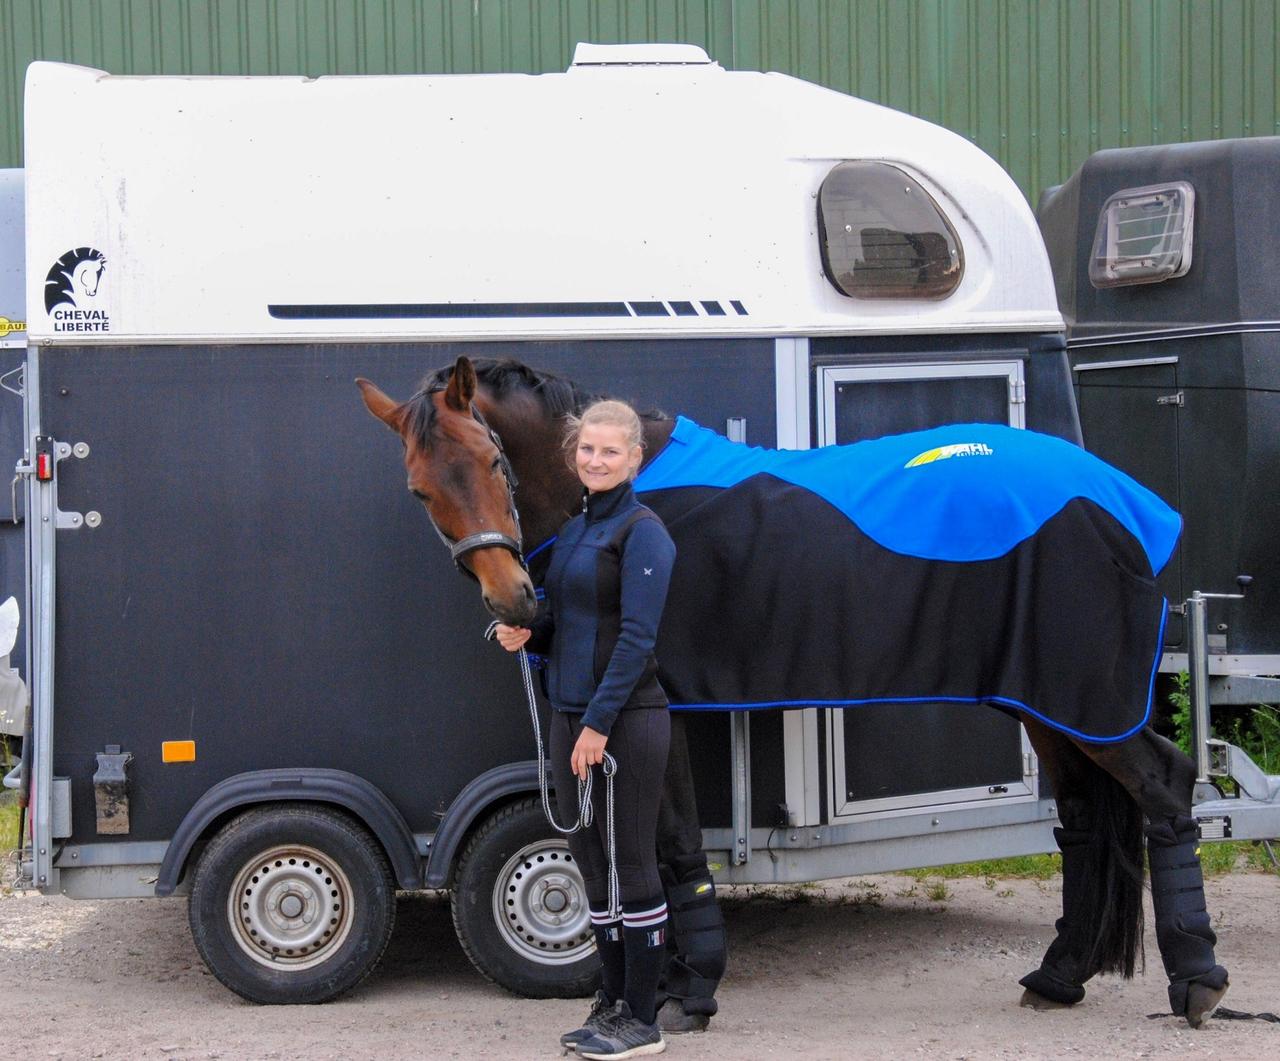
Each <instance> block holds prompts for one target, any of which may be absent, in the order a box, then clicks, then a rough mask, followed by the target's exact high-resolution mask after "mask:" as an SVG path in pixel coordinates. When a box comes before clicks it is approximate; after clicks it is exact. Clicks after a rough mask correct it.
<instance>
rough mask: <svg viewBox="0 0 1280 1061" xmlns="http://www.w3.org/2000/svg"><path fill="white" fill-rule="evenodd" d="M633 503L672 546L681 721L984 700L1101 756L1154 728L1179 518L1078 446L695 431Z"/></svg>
mask: <svg viewBox="0 0 1280 1061" xmlns="http://www.w3.org/2000/svg"><path fill="white" fill-rule="evenodd" d="M635 487H636V491H637V493H638V494H639V495H640V499H641V500H642V501H643V502H644V503H645V504H647V505H648V506H649V507H650V508H652V509H653V510H654V511H655V512H657V513H658V515H660V516H661V517H662V519H663V520H664V521H665V522H666V525H667V528H668V530H669V531H670V533H671V536H672V538H673V539H674V540H675V543H676V549H677V557H676V570H675V573H674V575H673V578H672V582H671V591H670V596H669V598H668V602H667V609H666V613H665V615H664V618H663V623H662V628H661V631H660V634H659V641H658V647H657V656H658V660H659V664H660V668H661V679H662V682H663V684H664V686H665V687H666V689H667V693H668V695H669V696H670V698H671V703H672V706H673V707H674V708H684V709H716V710H725V709H743V708H757V707H760V708H763V707H811V706H819V707H852V706H856V705H859V704H870V703H911V702H921V701H927V702H939V701H942V702H955V703H987V704H992V705H995V706H997V707H1002V708H1006V709H1012V710H1016V711H1018V712H1025V713H1026V714H1029V715H1033V716H1035V717H1036V718H1039V719H1041V720H1042V721H1044V722H1046V723H1047V724H1048V725H1050V726H1052V727H1054V728H1056V729H1058V730H1061V731H1063V732H1066V733H1069V734H1072V735H1074V736H1078V737H1082V738H1084V739H1086V740H1090V741H1096V742H1109V741H1119V740H1123V739H1125V738H1126V737H1128V736H1130V735H1131V734H1133V733H1134V732H1136V731H1137V730H1138V729H1140V728H1141V727H1142V726H1143V725H1144V724H1145V723H1146V721H1147V719H1148V717H1149V714H1150V710H1151V697H1152V687H1153V683H1154V678H1155V672H1156V665H1157V663H1158V661H1159V657H1160V652H1161V645H1162V641H1163V631H1164V621H1165V614H1166V602H1165V600H1164V598H1163V596H1162V595H1161V594H1160V592H1159V591H1158V590H1157V589H1156V585H1155V576H1156V574H1157V573H1158V572H1159V571H1160V569H1161V568H1162V567H1164V565H1165V563H1166V562H1167V561H1168V560H1169V557H1170V555H1171V554H1172V552H1173V549H1174V546H1175V545H1176V544H1177V540H1178V535H1179V533H1180V531H1181V518H1180V517H1179V516H1178V514H1177V513H1176V512H1174V511H1173V510H1172V509H1170V508H1169V507H1168V506H1167V505H1166V504H1165V503H1164V502H1163V501H1161V500H1160V499H1159V498H1158V497H1157V496H1156V495H1155V494H1153V493H1152V492H1151V491H1149V490H1147V489H1146V488H1145V487H1143V486H1141V485H1139V484H1138V483H1136V482H1134V480H1132V479H1131V478H1129V477H1128V476H1127V475H1125V474H1124V473H1122V472H1120V471H1117V470H1116V469H1115V468H1112V467H1111V466H1109V465H1107V464H1105V463H1104V462H1102V461H1100V460H1099V459H1098V458H1096V457H1094V456H1093V455H1091V454H1089V453H1087V452H1086V451H1084V450H1082V449H1080V448H1079V447H1078V446H1074V445H1072V444H1071V443H1069V442H1065V441H1063V440H1061V439H1057V438H1053V437H1050V436H1047V435H1040V434H1036V433H1034V432H1031V431H1020V430H1016V429H1014V428H1009V427H1001V426H998V425H992V424H962V425H951V426H947V427H941V428H936V429H934V430H931V431H923V432H915V433H911V434H905V435H893V436H890V437H887V438H881V439H876V440H873V441H868V442H859V443H856V444H854V445H848V446H831V447H826V448H823V449H816V450H800V451H786V450H764V449H758V448H753V447H749V446H745V445H741V444H738V443H734V442H730V441H728V440H727V439H726V438H724V437H723V436H721V435H718V434H716V433H715V432H713V431H709V430H707V429H706V428H703V427H700V426H698V425H697V424H695V423H693V422H692V421H690V420H687V419H684V418H683V417H681V418H679V419H678V420H677V422H676V426H675V430H674V432H673V433H672V435H671V440H670V442H669V443H668V444H667V445H666V446H665V447H664V448H663V449H662V450H661V451H660V452H659V453H658V454H657V455H656V456H655V457H654V458H653V460H652V461H650V463H649V464H648V465H647V466H646V467H645V468H644V469H643V471H642V472H641V473H640V475H639V477H638V478H637V480H636V483H635Z"/></svg>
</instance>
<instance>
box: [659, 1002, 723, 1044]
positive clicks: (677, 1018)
mask: <svg viewBox="0 0 1280 1061" xmlns="http://www.w3.org/2000/svg"><path fill="white" fill-rule="evenodd" d="M710 1023H711V1018H710V1017H708V1016H707V1015H706V1014H705V1013H686V1012H685V1011H684V1007H683V1006H682V1005H680V1003H679V1002H678V1001H677V1000H676V999H674V998H669V999H667V1001H666V1002H664V1003H663V1004H662V1008H661V1009H659V1010H658V1027H659V1028H661V1029H662V1034H663V1035H684V1034H685V1033H687V1032H705V1031H706V1030H707V1025H708V1024H710Z"/></svg>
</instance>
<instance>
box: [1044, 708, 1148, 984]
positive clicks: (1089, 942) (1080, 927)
mask: <svg viewBox="0 0 1280 1061" xmlns="http://www.w3.org/2000/svg"><path fill="white" fill-rule="evenodd" d="M1024 724H1025V725H1026V728H1027V733H1028V736H1029V737H1030V738H1031V742H1032V745H1033V747H1034V748H1035V750H1036V754H1037V756H1038V757H1039V759H1040V768H1041V771H1042V773H1043V774H1044V775H1045V776H1046V777H1047V779H1048V781H1049V784H1050V786H1051V788H1052V791H1053V796H1054V799H1055V801H1056V802H1057V805H1058V818H1059V820H1060V821H1061V822H1062V825H1061V826H1060V827H1059V828H1057V829H1054V831H1053V835H1054V839H1055V840H1056V841H1057V843H1058V849H1059V851H1061V852H1062V916H1061V917H1060V918H1058V920H1057V922H1056V923H1055V925H1054V928H1055V930H1056V935H1055V937H1054V939H1053V942H1051V943H1050V944H1049V948H1048V950H1047V951H1046V952H1045V955H1044V958H1043V959H1042V960H1041V963H1040V967H1039V968H1038V969H1036V970H1034V971H1033V972H1031V973H1028V974H1027V975H1026V976H1024V977H1023V978H1022V979H1021V980H1020V981H1019V983H1021V984H1022V986H1023V987H1024V988H1026V991H1025V992H1024V993H1023V996H1022V1005H1024V1006H1031V1007H1033V1008H1035V1009H1052V1008H1058V1007H1063V1006H1072V1005H1075V1004H1076V1003H1077V1002H1079V1001H1080V1000H1081V999H1083V998H1084V995H1085V990H1084V984H1085V982H1086V981H1087V980H1088V979H1089V978H1090V977H1091V976H1093V975H1094V974H1095V973H1098V972H1103V971H1116V972H1121V973H1124V974H1126V975H1132V974H1133V966H1134V960H1135V957H1136V953H1137V949H1138V947H1139V945H1140V943H1141V938H1142V868H1141V867H1142V832H1141V819H1140V817H1139V814H1138V809H1137V806H1136V805H1135V804H1134V803H1133V800H1132V799H1130V798H1129V795H1128V794H1127V793H1126V792H1125V791H1124V790H1123V789H1122V788H1121V787H1120V785H1119V784H1118V783H1117V782H1115V781H1114V780H1112V779H1111V778H1109V777H1107V776H1106V775H1105V774H1103V773H1102V771H1101V770H1099V768H1098V767H1097V766H1095V765H1094V764H1093V763H1092V762H1091V761H1090V760H1089V759H1088V758H1087V757H1086V756H1085V755H1084V754H1082V753H1081V752H1080V751H1079V750H1078V749H1077V748H1076V747H1075V746H1074V745H1073V744H1072V743H1071V741H1069V740H1068V739H1067V738H1066V737H1065V736H1064V735H1062V734H1061V733H1058V732H1056V731H1055V730H1051V729H1049V728H1048V727H1047V726H1044V725H1042V724H1040V723H1039V722H1037V721H1036V720H1034V719H1027V720H1025V721H1024Z"/></svg>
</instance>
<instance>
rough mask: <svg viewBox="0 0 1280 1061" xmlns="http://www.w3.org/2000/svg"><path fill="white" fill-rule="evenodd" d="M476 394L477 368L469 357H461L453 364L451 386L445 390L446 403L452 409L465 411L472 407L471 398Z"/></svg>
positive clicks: (450, 378)
mask: <svg viewBox="0 0 1280 1061" xmlns="http://www.w3.org/2000/svg"><path fill="white" fill-rule="evenodd" d="M475 396H476V370H475V367H474V366H473V365H472V364H471V360H470V359H469V358H467V357H460V358H458V360H457V363H456V364H455V365H454V366H453V375H451V376H450V377H449V386H448V387H447V388H446V389H445V392H444V401H445V404H446V405H448V406H449V408H450V409H456V410H457V411H458V412H460V413H465V412H467V411H468V410H469V409H470V408H471V399H472V398H474V397H475Z"/></svg>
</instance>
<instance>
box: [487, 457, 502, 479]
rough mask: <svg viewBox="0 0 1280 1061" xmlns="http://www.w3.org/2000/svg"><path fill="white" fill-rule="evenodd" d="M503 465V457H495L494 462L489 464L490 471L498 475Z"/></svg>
mask: <svg viewBox="0 0 1280 1061" xmlns="http://www.w3.org/2000/svg"><path fill="white" fill-rule="evenodd" d="M501 467H502V458H501V457H494V458H493V463H492V464H490V465H489V471H491V472H493V473H494V474H495V475H496V474H497V473H498V469H499V468H501Z"/></svg>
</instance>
